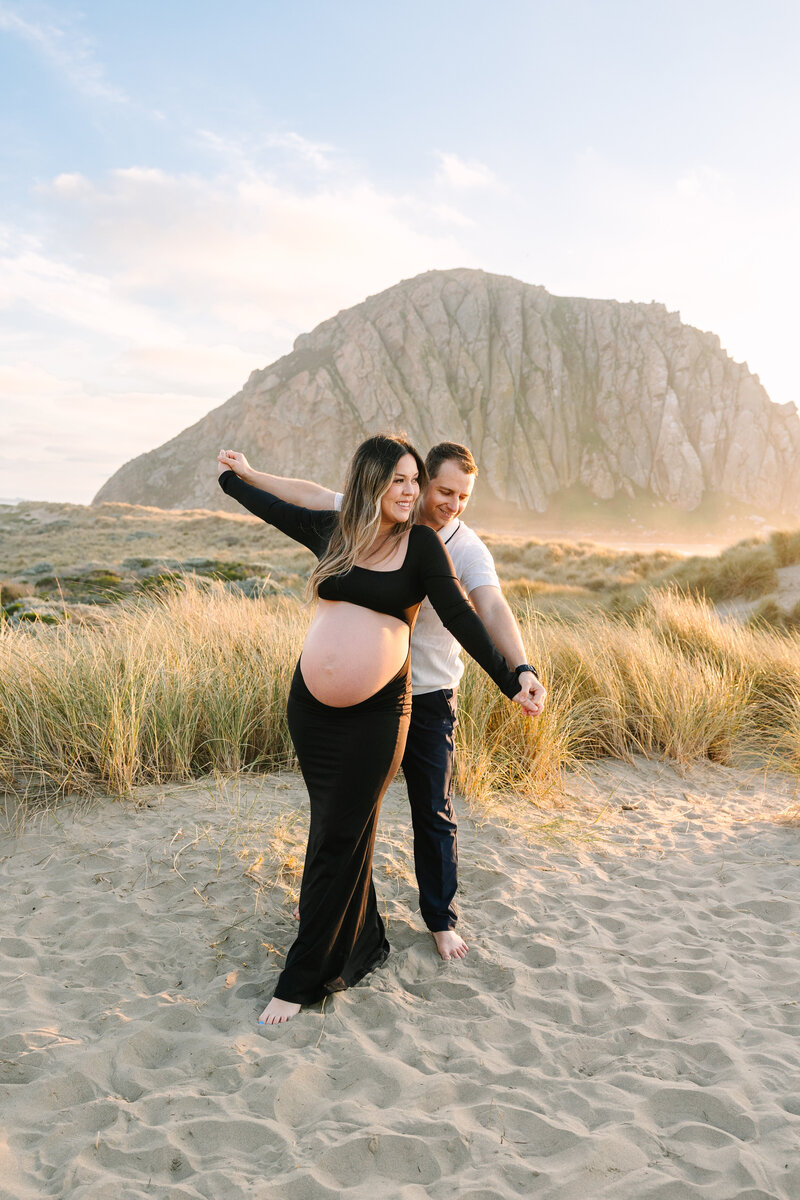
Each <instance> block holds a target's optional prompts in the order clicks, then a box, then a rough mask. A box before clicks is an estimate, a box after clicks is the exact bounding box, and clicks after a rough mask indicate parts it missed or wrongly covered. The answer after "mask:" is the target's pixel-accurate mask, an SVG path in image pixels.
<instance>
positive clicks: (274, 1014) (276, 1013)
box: [258, 996, 300, 1025]
mask: <svg viewBox="0 0 800 1200" xmlns="http://www.w3.org/2000/svg"><path fill="white" fill-rule="evenodd" d="M299 1012H300V1005H299V1004H292V1002H291V1001H290V1000H279V999H278V998H277V996H273V997H272V999H271V1000H270V1002H269V1004H268V1005H267V1007H266V1008H265V1009H264V1011H263V1012H262V1014H261V1016H260V1017H259V1018H258V1023H259V1025H282V1024H283V1023H284V1022H285V1021H291V1019H292V1017H296V1016H297V1014H298V1013H299Z"/></svg>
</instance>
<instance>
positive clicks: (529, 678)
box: [511, 671, 547, 717]
mask: <svg viewBox="0 0 800 1200" xmlns="http://www.w3.org/2000/svg"><path fill="white" fill-rule="evenodd" d="M518 682H519V691H518V692H517V694H516V696H512V697H511V698H512V700H513V701H514V703H515V704H519V706H520V708H521V709H522V711H523V712H524V714H525V716H526V717H540V716H541V715H542V712H543V710H544V702H545V698H546V696H547V690H546V689H545V687H544V685H543V684H542V683H541V681H540V680H539V679H537V678H536V676H535V675H534V673H533V671H520V674H519V680H518Z"/></svg>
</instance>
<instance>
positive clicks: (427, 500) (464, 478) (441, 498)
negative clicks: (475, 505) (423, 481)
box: [418, 458, 475, 530]
mask: <svg viewBox="0 0 800 1200" xmlns="http://www.w3.org/2000/svg"><path fill="white" fill-rule="evenodd" d="M474 486H475V476H474V475H468V474H467V472H466V471H462V470H461V467H460V466H459V465H458V463H457V462H455V460H454V459H452V458H448V459H446V460H445V462H443V463H442V465H441V466H440V467H439V470H438V471H437V472H436V475H435V476H434V478H433V479H431V481H430V483H429V484H428V486H427V487H426V488H425V491H424V492H423V493H422V500H421V501H420V507H419V517H418V520H419V521H421V523H422V524H423V525H430V527H431V529H436V530H439V529H441V528H442V527H443V526H445V525H446V524H447V522H448V521H452V519H453V517H460V516H461V514H462V513H463V511H464V509H465V508H466V507H467V504H468V502H469V498H470V496H471V495H472V489H473V487H474Z"/></svg>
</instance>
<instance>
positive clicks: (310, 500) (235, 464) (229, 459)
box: [217, 450, 336, 510]
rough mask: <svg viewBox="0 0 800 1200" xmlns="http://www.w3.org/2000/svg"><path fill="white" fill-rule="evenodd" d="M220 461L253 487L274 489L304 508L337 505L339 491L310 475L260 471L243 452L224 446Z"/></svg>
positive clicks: (284, 497) (328, 507)
mask: <svg viewBox="0 0 800 1200" xmlns="http://www.w3.org/2000/svg"><path fill="white" fill-rule="evenodd" d="M217 462H218V463H219V464H220V466H221V467H222V468H223V469H224V470H226V471H233V472H234V473H235V474H236V475H238V476H239V478H240V479H243V480H244V481H245V483H249V484H250V485H251V487H256V488H260V490H261V491H262V492H271V493H272V495H273V496H277V497H278V499H279V500H285V501H286V502H287V503H288V504H299V505H300V506H301V508H313V509H318V510H322V509H332V508H335V506H336V505H335V501H336V492H332V491H331V489H330V488H326V487H323V486H322V485H321V484H319V483H312V482H311V480H309V479H287V478H286V477H285V476H283V475H268V474H267V473H266V471H256V470H254V468H253V467H251V466H250V463H249V462H248V461H247V459H246V458H245V456H244V455H243V454H240V453H239V451H238V450H220V452H219V455H218V456H217Z"/></svg>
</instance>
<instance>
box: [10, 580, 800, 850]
mask: <svg viewBox="0 0 800 1200" xmlns="http://www.w3.org/2000/svg"><path fill="white" fill-rule="evenodd" d="M308 615H309V614H308V610H307V609H306V608H303V607H302V606H301V605H299V604H298V603H297V602H295V601H291V600H288V599H279V598H274V597H273V598H268V599H246V598H245V597H243V596H241V595H237V594H235V593H234V594H232V593H230V592H229V591H228V590H227V589H226V588H225V586H224V585H223V584H212V585H208V584H205V585H204V586H202V587H200V586H199V585H197V584H193V583H191V582H189V583H187V584H185V585H184V586H182V587H181V588H179V589H178V590H175V591H171V592H168V593H165V594H162V595H160V596H158V597H155V598H147V599H143V600H140V601H138V602H137V603H131V604H128V605H123V606H120V608H119V609H118V612H117V616H116V619H115V620H114V621H109V622H107V623H106V624H105V625H103V626H98V627H86V628H72V627H70V626H69V625H62V626H52V627H48V626H20V627H18V628H11V627H10V626H6V627H5V628H3V629H1V630H0V786H2V787H4V788H5V789H6V790H7V791H10V792H13V793H16V794H23V795H24V794H26V793H27V794H37V795H49V796H51V797H57V796H58V795H63V794H65V793H68V792H71V793H78V794H89V793H91V792H92V791H94V790H104V791H111V792H113V793H118V794H128V793H130V791H131V789H133V788H135V787H137V786H140V785H142V784H154V783H164V782H168V781H173V780H188V779H192V778H198V777H201V776H207V775H210V774H213V773H214V772H219V773H221V774H223V775H230V774H233V773H235V772H238V771H241V770H244V769H248V768H256V769H274V768H275V767H280V766H287V765H291V764H292V763H293V758H294V756H293V752H292V747H291V742H290V739H289V734H288V729H287V727H286V720H285V705H286V695H287V692H288V688H289V681H290V677H291V673H292V670H293V668H294V664H295V662H296V659H297V657H298V654H299V650H300V646H301V643H302V638H303V634H304V630H305V626H306V624H307V621H308ZM522 623H523V626H524V632H525V638H526V643H527V645H528V646H529V647H530V649H531V654H532V655H533V656H534V659H535V661H537V662H538V663H539V664H540V666H541V669H542V674H543V678H544V679H545V681H546V683H547V685H548V687H549V689H550V698H549V702H548V706H547V709H546V712H545V714H544V716H543V717H542V718H541V719H539V720H535V721H534V720H526V719H525V718H524V717H523V716H522V714H521V713H520V712H519V710H518V709H517V708H516V707H514V706H512V705H510V704H509V703H508V702H507V701H506V700H505V699H504V698H503V697H502V696H501V695H500V693H499V692H498V691H497V689H496V688H495V687H494V685H493V684H492V683H491V682H490V681H489V680H488V679H487V678H486V676H485V675H484V674H483V673H482V672H481V671H480V670H479V669H478V668H477V667H475V666H474V664H472V663H468V666H467V671H466V673H465V677H464V681H463V684H462V686H461V690H460V699H459V712H460V725H459V729H458V742H459V752H458V758H457V763H458V777H457V785H458V787H459V789H460V790H461V791H463V792H465V793H466V794H467V795H469V796H472V797H474V798H475V799H477V800H479V801H482V802H486V801H487V800H488V799H489V798H491V796H493V795H498V794H502V793H507V792H509V791H513V792H515V793H517V794H518V795H521V796H525V797H526V798H528V799H529V800H533V801H536V802H541V801H549V800H552V799H554V798H556V797H557V795H558V792H559V789H560V785H561V781H562V777H563V773H564V771H565V770H566V769H574V768H575V767H576V765H578V764H580V763H581V762H582V761H586V760H589V759H593V758H598V757H605V756H612V757H616V758H623V759H624V758H627V757H629V756H630V755H632V754H634V753H644V754H647V755H655V756H669V757H671V758H674V759H676V760H678V761H680V762H689V761H691V760H692V759H698V758H704V757H705V758H711V759H713V760H714V761H717V762H721V763H736V762H739V761H743V760H746V761H753V758H754V756H755V757H756V758H757V759H758V760H759V761H762V762H769V763H773V764H776V765H781V766H783V767H788V768H792V769H796V768H799V767H800V638H798V636H796V635H794V634H789V635H786V634H783V633H777V632H774V631H771V630H769V629H766V628H753V627H747V626H741V625H736V624H731V623H724V622H723V621H721V620H720V619H719V617H718V616H717V614H716V612H715V610H714V608H713V606H711V605H710V604H708V603H707V602H704V601H698V600H694V599H690V598H688V597H686V596H683V595H680V594H678V593H677V592H666V593H665V592H653V593H652V594H651V595H650V596H649V598H648V599H647V601H646V603H644V604H642V605H640V606H639V608H638V609H637V610H636V611H635V612H634V613H633V614H632V615H630V616H628V617H620V616H618V617H615V616H612V615H609V614H607V613H604V612H601V611H590V610H587V611H585V612H584V613H582V614H581V615H579V616H577V617H576V616H574V615H573V616H570V617H564V616H559V615H558V614H557V613H550V614H544V615H542V614H537V613H535V612H533V611H532V610H531V611H529V612H528V613H526V614H523V617H522ZM287 869H288V868H287ZM289 873H290V874H291V871H289Z"/></svg>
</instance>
